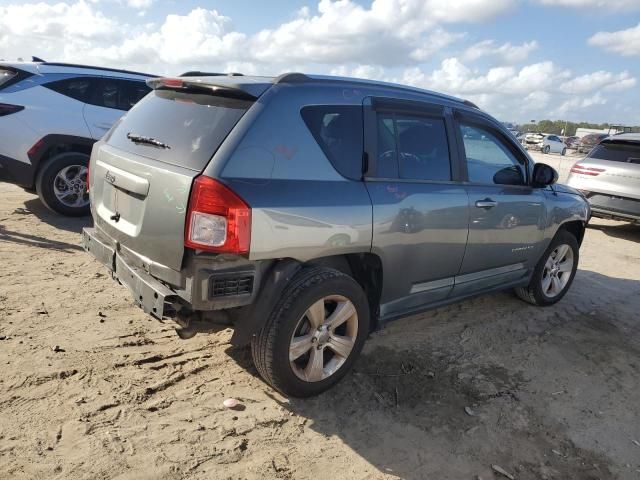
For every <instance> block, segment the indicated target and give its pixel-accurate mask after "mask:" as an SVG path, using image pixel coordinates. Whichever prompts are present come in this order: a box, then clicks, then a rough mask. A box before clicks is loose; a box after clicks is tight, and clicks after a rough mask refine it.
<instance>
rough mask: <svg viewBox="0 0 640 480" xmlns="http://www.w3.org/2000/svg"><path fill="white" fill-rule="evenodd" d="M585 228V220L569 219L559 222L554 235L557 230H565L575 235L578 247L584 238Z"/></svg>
mask: <svg viewBox="0 0 640 480" xmlns="http://www.w3.org/2000/svg"><path fill="white" fill-rule="evenodd" d="M586 228H587V224H586V222H584V221H582V220H571V221H568V222H565V223H563V224H561V225H560V227H559V228H558V230H557V232H556V235H557V234H558V232H559V231H561V230H565V231H567V232H569V233H570V234H571V235H573V236H574V237H576V240H577V241H578V247H580V246H581V245H582V240H584V232H585V230H586Z"/></svg>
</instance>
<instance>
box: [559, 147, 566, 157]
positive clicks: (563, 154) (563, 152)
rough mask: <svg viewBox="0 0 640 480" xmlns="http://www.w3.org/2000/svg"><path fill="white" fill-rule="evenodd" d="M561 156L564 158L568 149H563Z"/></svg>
mask: <svg viewBox="0 0 640 480" xmlns="http://www.w3.org/2000/svg"><path fill="white" fill-rule="evenodd" d="M560 154H561V155H562V156H563V157H564V156H565V155H566V154H567V149H566V148H563V149H562V152H561V153H560Z"/></svg>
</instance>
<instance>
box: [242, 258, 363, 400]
mask: <svg viewBox="0 0 640 480" xmlns="http://www.w3.org/2000/svg"><path fill="white" fill-rule="evenodd" d="M368 334H369V304H368V301H367V297H366V295H365V293H364V291H363V290H362V288H361V287H360V285H359V284H358V283H357V282H356V281H355V280H354V279H353V278H351V277H349V276H348V275H345V274H343V273H341V272H339V271H337V270H333V269H329V268H317V267H309V268H304V269H303V270H301V271H300V272H299V273H298V274H297V275H296V276H295V277H294V278H293V280H292V281H291V283H290V284H289V286H287V287H286V288H285V290H284V292H283V293H282V296H281V298H280V299H279V300H278V302H277V303H276V305H275V306H274V308H273V310H272V312H271V314H270V315H269V317H268V319H267V321H266V323H265V325H264V326H263V328H262V330H261V331H260V332H259V333H258V334H257V335H255V336H254V337H253V338H252V340H251V354H252V357H253V362H254V364H255V366H256V369H257V370H258V372H259V373H260V376H262V378H263V379H264V380H265V381H266V382H267V383H268V384H269V385H271V386H272V387H273V388H275V389H276V390H278V391H280V392H281V393H283V394H285V395H288V396H292V397H310V396H313V395H317V394H319V393H321V392H324V391H325V390H327V389H329V388H330V387H332V386H333V385H335V384H336V383H337V382H338V381H340V380H341V379H342V378H343V377H344V376H345V375H346V374H347V372H348V371H349V369H350V368H351V367H352V366H353V363H354V362H355V361H356V359H357V357H358V355H359V354H360V351H361V350H362V346H363V345H364V342H365V339H366V337H367V336H368Z"/></svg>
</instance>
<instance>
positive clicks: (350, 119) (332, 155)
mask: <svg viewBox="0 0 640 480" xmlns="http://www.w3.org/2000/svg"><path fill="white" fill-rule="evenodd" d="M301 115H302V119H303V120H304V122H305V124H306V125H307V128H308V129H309V131H310V132H311V134H312V135H313V138H314V139H315V140H316V142H317V143H318V145H319V146H320V148H321V149H322V151H323V152H324V154H325V155H326V156H327V158H328V159H329V161H330V162H331V163H332V165H333V166H334V168H335V169H336V170H337V171H338V172H340V174H341V175H343V176H345V177H347V178H350V179H353V180H360V179H361V178H362V150H363V140H362V107H360V106H358V105H314V106H309V107H304V108H303V109H302V111H301Z"/></svg>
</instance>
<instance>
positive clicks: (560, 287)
mask: <svg viewBox="0 0 640 480" xmlns="http://www.w3.org/2000/svg"><path fill="white" fill-rule="evenodd" d="M579 254H580V251H579V248H578V241H577V240H576V237H574V236H573V235H571V234H570V233H569V232H567V231H566V230H560V231H559V232H558V233H557V234H556V236H555V237H554V239H553V240H552V241H551V244H550V245H549V248H547V250H546V251H545V252H544V255H542V257H541V258H540V260H539V261H538V264H537V265H536V268H535V270H534V272H533V276H532V277H531V281H530V282H529V285H527V286H526V287H521V288H516V289H515V292H516V295H518V297H520V298H521V299H522V300H524V301H525V302H528V303H531V304H532V305H539V306H549V305H553V304H554V303H556V302H558V301H560V299H562V297H564V296H565V294H566V293H567V291H568V290H569V288H570V287H571V284H572V283H573V279H574V277H575V275H576V270H577V268H578V259H579Z"/></svg>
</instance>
